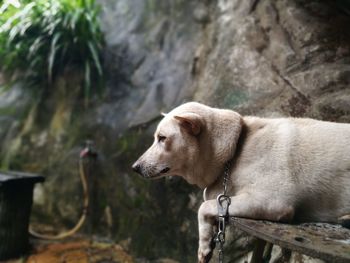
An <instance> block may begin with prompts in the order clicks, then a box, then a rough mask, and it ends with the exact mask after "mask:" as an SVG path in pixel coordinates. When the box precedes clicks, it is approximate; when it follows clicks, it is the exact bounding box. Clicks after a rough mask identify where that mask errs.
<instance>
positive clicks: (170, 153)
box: [132, 102, 350, 263]
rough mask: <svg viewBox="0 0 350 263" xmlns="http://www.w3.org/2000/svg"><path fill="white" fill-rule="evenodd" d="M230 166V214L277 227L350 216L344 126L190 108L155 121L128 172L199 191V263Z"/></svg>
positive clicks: (348, 142) (349, 131) (348, 141)
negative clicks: (180, 181) (172, 179)
mask: <svg viewBox="0 0 350 263" xmlns="http://www.w3.org/2000/svg"><path fill="white" fill-rule="evenodd" d="M227 163H231V167H230V171H229V178H228V181H227V193H228V194H229V196H230V199H231V205H230V206H229V215H230V216H237V217H245V218H251V219H262V220H271V221H279V222H292V221H293V222H310V221H317V222H337V221H338V218H340V217H342V216H345V215H348V214H349V213H350V124H343V123H333V122H326V121H318V120H314V119H306V118H275V119H273V118H271V119H268V118H259V117H251V116H241V115H240V114H239V113H237V112H234V111H231V110H226V109H217V108H212V107H209V106H206V105H203V104H200V103H197V102H188V103H185V104H182V105H180V106H179V107H177V108H175V109H174V110H172V111H171V112H169V113H168V114H165V115H164V118H163V119H162V120H161V121H160V123H159V125H158V127H157V129H156V132H155V134H154V142H153V144H152V145H151V147H150V148H149V149H148V150H147V151H146V152H145V153H144V154H143V155H142V156H141V157H140V158H139V159H138V160H137V161H136V162H135V163H134V164H133V166H132V168H133V169H134V170H135V171H136V172H137V173H139V174H141V175H142V176H143V177H145V178H152V179H154V178H161V177H163V176H181V177H183V178H184V179H185V180H186V181H187V182H188V183H190V184H194V185H197V186H198V187H200V188H202V189H206V190H205V191H204V202H203V203H202V205H201V206H200V208H199V211H198V225H199V249H198V262H200V263H202V262H207V261H208V259H207V258H208V255H210V254H211V252H212V251H211V250H212V248H211V240H212V236H213V225H214V223H215V218H216V216H217V202H216V197H217V195H218V194H220V193H222V187H223V186H222V184H223V180H224V179H223V177H224V176H223V174H224V169H225V166H226V164H227Z"/></svg>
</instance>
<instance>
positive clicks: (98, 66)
mask: <svg viewBox="0 0 350 263" xmlns="http://www.w3.org/2000/svg"><path fill="white" fill-rule="evenodd" d="M88 46H89V49H90V52H91V55H92V58H93V59H94V62H95V63H94V64H95V67H96V69H97V72H98V74H99V75H100V76H102V67H101V63H100V59H99V57H98V54H97V50H96V46H94V45H93V43H92V42H91V41H88Z"/></svg>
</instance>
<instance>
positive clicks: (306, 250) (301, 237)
mask: <svg viewBox="0 0 350 263" xmlns="http://www.w3.org/2000/svg"><path fill="white" fill-rule="evenodd" d="M230 223H231V224H232V225H233V226H234V227H237V228H238V229H240V230H242V231H244V232H246V233H248V234H250V235H252V236H254V237H257V238H259V239H261V240H264V241H266V242H269V243H272V244H274V245H278V246H280V247H282V248H285V249H289V250H292V251H297V252H299V253H301V254H305V255H308V256H311V257H314V258H319V259H322V260H325V261H327V262H341V263H343V262H344V263H349V262H350V230H349V229H346V228H343V227H341V226H340V225H332V224H326V223H304V224H300V225H292V224H282V223H274V222H269V221H258V220H252V219H244V218H237V217H232V218H231V219H230ZM260 243H261V242H260ZM263 245H265V244H263ZM259 250H260V251H261V247H260V248H259ZM255 252H256V251H255Z"/></svg>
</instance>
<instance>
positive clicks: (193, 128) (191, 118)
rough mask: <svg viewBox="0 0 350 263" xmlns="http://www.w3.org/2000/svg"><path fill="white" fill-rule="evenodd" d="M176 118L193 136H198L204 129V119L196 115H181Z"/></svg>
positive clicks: (188, 113)
mask: <svg viewBox="0 0 350 263" xmlns="http://www.w3.org/2000/svg"><path fill="white" fill-rule="evenodd" d="M174 118H175V119H176V120H177V121H178V122H179V124H180V126H181V127H182V128H183V129H184V130H185V131H186V132H188V133H189V134H191V135H194V136H197V135H198V134H199V133H200V132H201V130H202V128H203V121H202V118H201V116H199V115H198V114H196V113H192V112H187V113H181V114H179V115H175V116H174Z"/></svg>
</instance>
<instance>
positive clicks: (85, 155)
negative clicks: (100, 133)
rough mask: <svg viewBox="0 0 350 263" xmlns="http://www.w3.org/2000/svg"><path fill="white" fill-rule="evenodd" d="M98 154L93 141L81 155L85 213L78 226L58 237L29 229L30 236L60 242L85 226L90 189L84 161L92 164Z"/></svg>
mask: <svg viewBox="0 0 350 263" xmlns="http://www.w3.org/2000/svg"><path fill="white" fill-rule="evenodd" d="M96 157H97V153H96V151H95V150H94V149H93V143H92V142H91V141H87V142H86V146H85V148H84V149H83V150H82V151H81V152H80V154H79V165H78V166H79V167H78V169H79V175H80V180H81V184H82V187H83V198H84V201H83V212H82V214H81V216H80V218H79V221H78V222H77V223H76V225H75V226H74V227H73V228H72V229H70V230H68V231H66V232H63V233H60V234H58V235H45V234H40V233H38V232H36V231H34V230H33V229H32V228H29V234H30V235H32V236H33V237H36V238H40V239H47V240H58V239H63V238H67V237H69V236H72V235H73V234H75V233H76V232H77V231H78V230H79V229H80V228H81V227H82V225H83V224H84V222H85V220H86V217H87V213H88V207H89V189H88V183H87V177H86V174H85V169H84V159H85V158H87V159H88V161H89V162H90V161H91V159H92V158H94V159H96ZM89 168H90V167H89Z"/></svg>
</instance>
